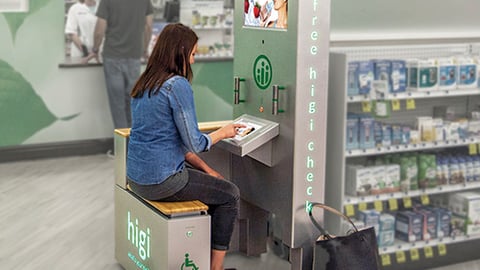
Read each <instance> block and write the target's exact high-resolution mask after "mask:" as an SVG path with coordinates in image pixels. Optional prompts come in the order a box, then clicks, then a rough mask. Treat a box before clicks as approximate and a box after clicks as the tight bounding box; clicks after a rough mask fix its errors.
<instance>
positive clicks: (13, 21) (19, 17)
mask: <svg viewBox="0 0 480 270" xmlns="http://www.w3.org/2000/svg"><path fill="white" fill-rule="evenodd" d="M50 1H51V0H30V2H29V10H28V12H11V13H3V16H5V20H6V21H7V23H8V26H9V27H10V33H11V35H12V40H14V41H15V37H16V35H17V31H18V29H19V28H20V26H22V24H23V22H24V21H25V19H26V18H27V17H28V16H29V15H31V14H33V13H35V12H36V11H37V10H39V9H41V8H42V7H44V6H46V5H47V4H48V3H49V2H50Z"/></svg>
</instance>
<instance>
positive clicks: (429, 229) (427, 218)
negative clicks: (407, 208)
mask: <svg viewBox="0 0 480 270" xmlns="http://www.w3.org/2000/svg"><path fill="white" fill-rule="evenodd" d="M414 211H415V212H416V213H418V214H420V215H422V217H423V236H422V239H423V240H430V239H434V238H437V215H436V214H435V213H434V212H432V211H430V210H429V209H427V208H424V207H422V208H419V209H415V210H414Z"/></svg>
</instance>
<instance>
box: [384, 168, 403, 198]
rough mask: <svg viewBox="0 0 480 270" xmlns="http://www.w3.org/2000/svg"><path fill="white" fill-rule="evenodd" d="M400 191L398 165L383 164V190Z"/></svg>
mask: <svg viewBox="0 0 480 270" xmlns="http://www.w3.org/2000/svg"><path fill="white" fill-rule="evenodd" d="M398 191H400V165H398V164H390V165H385V192H398Z"/></svg>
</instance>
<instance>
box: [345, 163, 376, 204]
mask: <svg viewBox="0 0 480 270" xmlns="http://www.w3.org/2000/svg"><path fill="white" fill-rule="evenodd" d="M372 179H373V178H372V171H371V169H370V168H369V167H363V166H359V165H347V171H346V183H345V192H346V193H347V194H349V195H352V196H367V195H370V194H371V193H372V186H373V184H372Z"/></svg>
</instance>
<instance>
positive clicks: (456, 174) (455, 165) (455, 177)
mask: <svg viewBox="0 0 480 270" xmlns="http://www.w3.org/2000/svg"><path fill="white" fill-rule="evenodd" d="M448 173H449V174H448V175H449V177H448V183H449V184H451V185H455V184H463V183H465V176H464V175H463V171H462V170H461V168H460V161H459V159H458V156H453V155H451V156H448Z"/></svg>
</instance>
